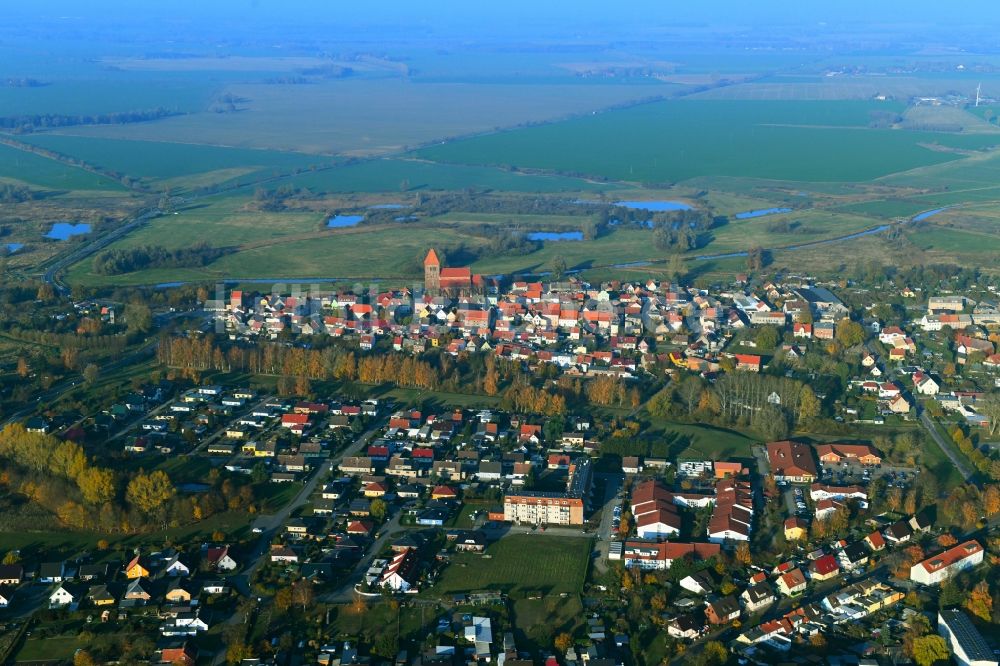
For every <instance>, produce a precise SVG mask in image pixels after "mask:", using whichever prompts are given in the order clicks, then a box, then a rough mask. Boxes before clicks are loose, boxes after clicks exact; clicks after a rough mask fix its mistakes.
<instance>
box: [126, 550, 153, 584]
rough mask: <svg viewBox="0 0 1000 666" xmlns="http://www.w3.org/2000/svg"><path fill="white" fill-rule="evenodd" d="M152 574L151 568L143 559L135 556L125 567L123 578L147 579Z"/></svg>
mask: <svg viewBox="0 0 1000 666" xmlns="http://www.w3.org/2000/svg"><path fill="white" fill-rule="evenodd" d="M151 573H152V567H151V566H150V564H149V562H148V561H147V560H146V558H145V557H143V556H141V555H136V556H135V557H133V558H132V559H131V560H129V562H128V564H126V565H125V577H126V578H128V579H129V580H132V579H135V578H148V577H149V576H150V574H151Z"/></svg>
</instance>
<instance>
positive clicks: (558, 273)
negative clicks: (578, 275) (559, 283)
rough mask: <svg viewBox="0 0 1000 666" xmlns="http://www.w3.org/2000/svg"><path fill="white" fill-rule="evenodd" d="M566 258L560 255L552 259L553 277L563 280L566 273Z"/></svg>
mask: <svg viewBox="0 0 1000 666" xmlns="http://www.w3.org/2000/svg"><path fill="white" fill-rule="evenodd" d="M566 268H567V266H566V259H565V258H564V257H563V256H561V255H559V256H556V257H553V259H552V279H554V280H561V279H562V278H563V276H564V275H566Z"/></svg>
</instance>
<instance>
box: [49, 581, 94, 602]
mask: <svg viewBox="0 0 1000 666" xmlns="http://www.w3.org/2000/svg"><path fill="white" fill-rule="evenodd" d="M85 594H86V588H84V587H83V586H81V585H76V584H74V583H60V584H59V586H58V587H57V588H56V589H55V590H53V591H52V592H51V593H50V594H49V608H67V607H70V608H74V607H76V606H78V605H79V604H80V602H81V601H83V598H84V595H85Z"/></svg>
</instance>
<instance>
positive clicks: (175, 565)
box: [163, 553, 191, 576]
mask: <svg viewBox="0 0 1000 666" xmlns="http://www.w3.org/2000/svg"><path fill="white" fill-rule="evenodd" d="M163 574H164V575H166V576H190V575H191V567H189V566H188V565H186V564H184V562H182V561H181V555H180V553H175V554H174V555H173V556H172V557H170V558H169V559H168V560H167V562H166V564H164V565H163Z"/></svg>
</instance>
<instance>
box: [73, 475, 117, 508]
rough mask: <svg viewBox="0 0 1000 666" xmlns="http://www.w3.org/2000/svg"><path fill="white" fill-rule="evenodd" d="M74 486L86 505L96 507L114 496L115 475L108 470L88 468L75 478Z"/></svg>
mask: <svg viewBox="0 0 1000 666" xmlns="http://www.w3.org/2000/svg"><path fill="white" fill-rule="evenodd" d="M76 484H77V486H78V487H79V488H80V493H81V494H82V495H83V500H84V501H85V502H86V503H87V504H91V505H94V506H98V505H101V504H104V503H105V502H109V501H111V499H113V498H114V496H115V475H114V473H113V472H112V471H111V470H108V469H101V468H99V467H88V468H87V469H85V470H84V471H83V472H81V473H80V475H79V476H78V477H77V478H76Z"/></svg>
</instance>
